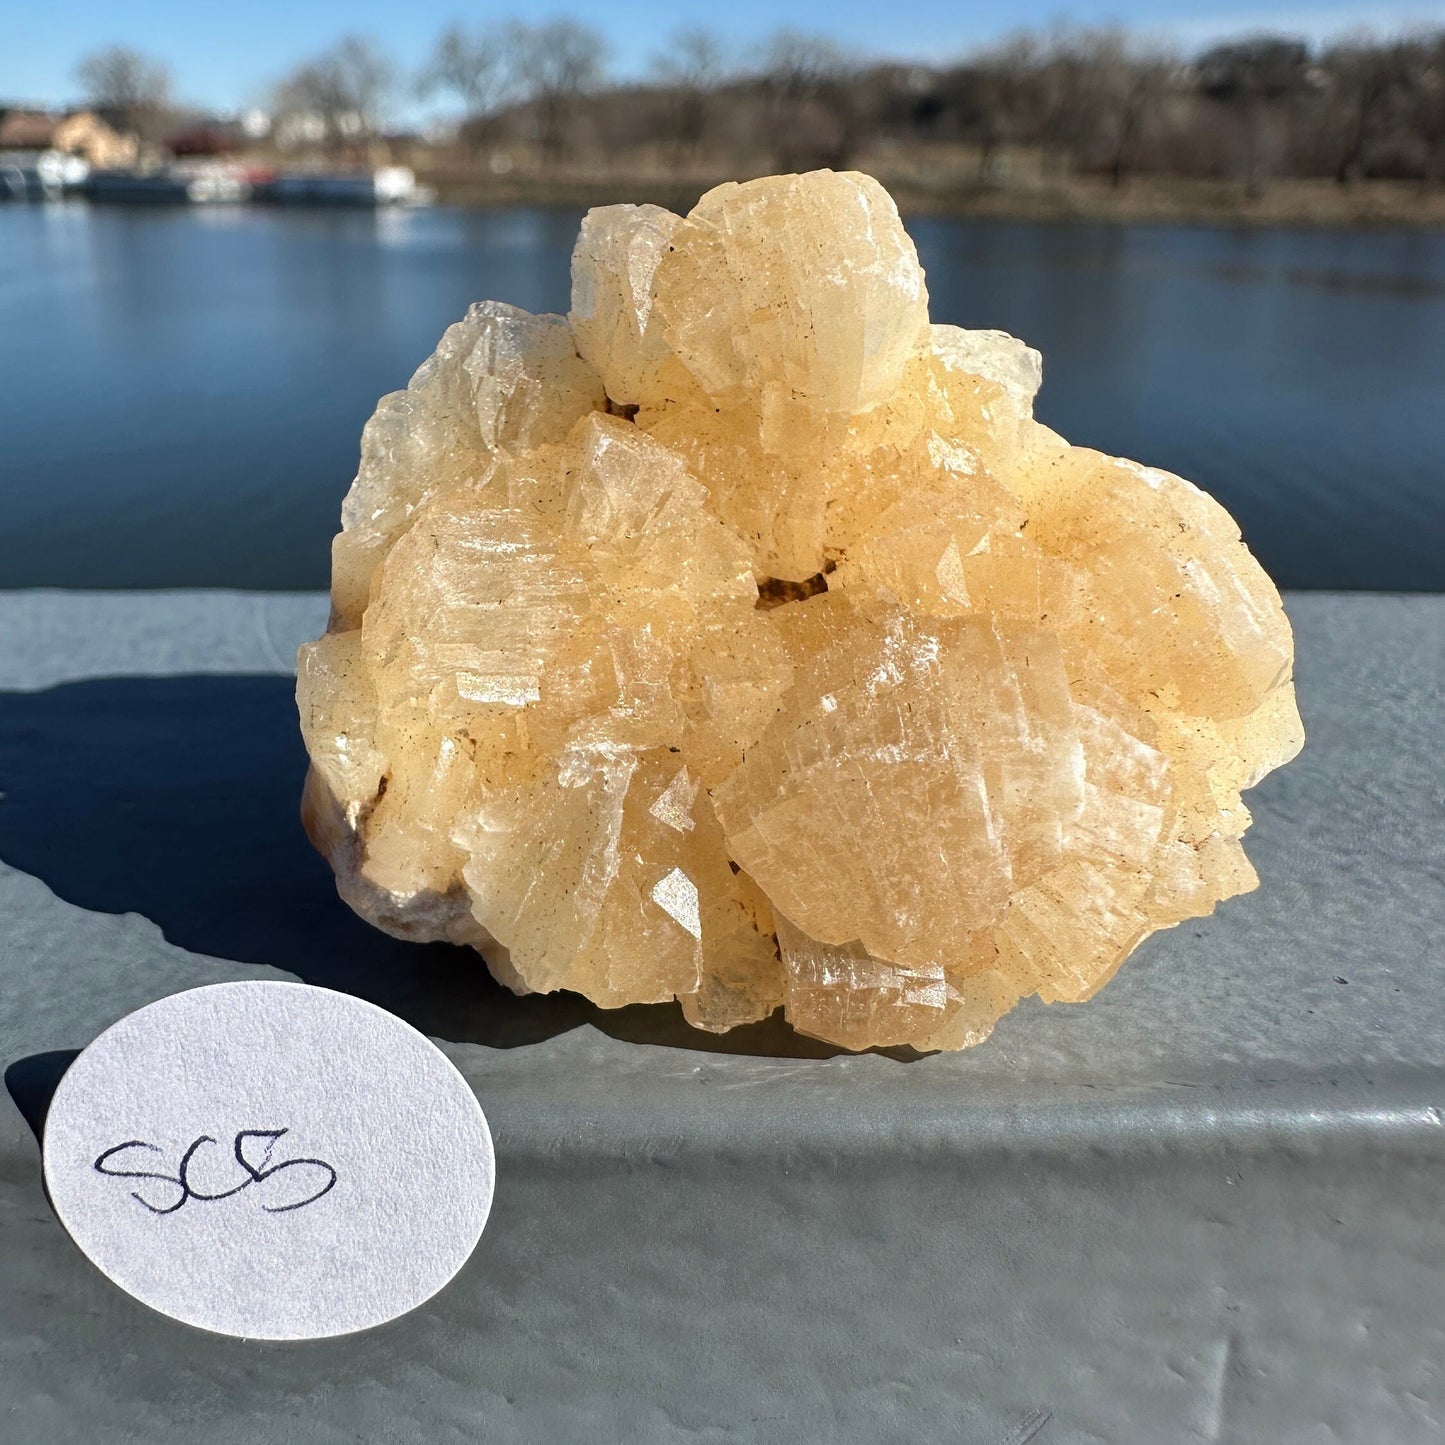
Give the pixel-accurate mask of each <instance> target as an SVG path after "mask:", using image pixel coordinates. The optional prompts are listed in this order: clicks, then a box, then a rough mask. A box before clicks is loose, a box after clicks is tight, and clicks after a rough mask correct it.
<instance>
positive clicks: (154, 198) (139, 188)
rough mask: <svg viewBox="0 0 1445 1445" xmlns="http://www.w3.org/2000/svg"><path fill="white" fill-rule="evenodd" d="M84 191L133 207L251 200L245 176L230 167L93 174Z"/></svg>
mask: <svg viewBox="0 0 1445 1445" xmlns="http://www.w3.org/2000/svg"><path fill="white" fill-rule="evenodd" d="M83 190H84V194H85V195H86V196H88V197H89V198H90V199H91V200H92V201H112V202H120V203H124V204H131V205H145V204H151V205H198V206H199V205H218V204H219V205H227V204H229V205H235V204H237V203H238V202H241V201H248V200H250V199H251V186H250V184H249V183H248V182H247V180H246V179H245V177H244V176H242V175H241V174H240V173H239V172H237V171H235V170H233V169H231V168H230V167H226V166H165V167H162V168H161V169H159V170H154V171H128V170H127V171H92V172H91V173H90V177H89V179H88V180H87V181H86V183H85V186H84V188H83Z"/></svg>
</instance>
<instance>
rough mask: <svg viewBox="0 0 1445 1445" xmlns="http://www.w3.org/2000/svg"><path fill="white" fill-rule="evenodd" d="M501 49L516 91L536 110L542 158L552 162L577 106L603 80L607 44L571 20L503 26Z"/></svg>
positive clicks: (561, 150) (562, 147)
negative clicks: (504, 49)
mask: <svg viewBox="0 0 1445 1445" xmlns="http://www.w3.org/2000/svg"><path fill="white" fill-rule="evenodd" d="M506 46H507V54H508V58H509V60H510V63H511V69H512V74H513V75H514V76H515V78H516V81H517V87H518V89H519V90H520V91H521V93H522V95H523V96H525V97H526V99H527V100H529V101H530V102H531V103H532V105H533V106H534V107H535V108H536V112H537V128H538V134H539V137H540V139H541V144H542V150H543V153H544V154H545V155H547V156H548V157H549V158H552V159H555V158H557V157H559V156H561V155H563V154H564V153H565V151H566V149H567V144H568V140H569V130H570V122H571V120H572V117H573V113H574V112H575V110H576V108H577V102H578V100H579V99H580V98H581V97H582V96H584V95H586V94H588V93H589V92H590V91H592V90H595V89H596V88H597V86H598V85H600V84H601V82H602V79H603V76H604V75H605V74H606V62H607V42H606V41H605V40H604V39H603V38H602V36H601V35H600V34H598V32H597V31H595V30H593V29H591V28H590V27H589V26H586V25H580V24H578V23H577V22H576V21H575V20H549V21H546V22H544V23H542V24H539V25H527V24H524V23H521V22H515V23H513V24H512V25H510V26H508V28H507V33H506Z"/></svg>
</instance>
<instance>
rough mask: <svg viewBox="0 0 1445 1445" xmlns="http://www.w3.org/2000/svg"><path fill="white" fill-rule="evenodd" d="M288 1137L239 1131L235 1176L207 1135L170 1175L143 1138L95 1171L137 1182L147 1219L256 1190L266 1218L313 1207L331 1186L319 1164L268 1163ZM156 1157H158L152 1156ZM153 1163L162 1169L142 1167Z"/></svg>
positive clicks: (116, 1150) (111, 1153) (118, 1149)
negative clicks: (195, 1204) (266, 1201)
mask: <svg viewBox="0 0 1445 1445" xmlns="http://www.w3.org/2000/svg"><path fill="white" fill-rule="evenodd" d="M288 1133H290V1130H289V1129H242V1130H240V1131H239V1132H238V1133H237V1135H236V1137H235V1140H234V1142H233V1145H232V1151H231V1152H232V1157H233V1158H234V1161H235V1164H236V1165H238V1166H239V1168H240V1171H241V1172H240V1174H239V1175H237V1174H235V1173H234V1172H233V1171H232V1169H231V1165H230V1161H227V1160H225V1158H224V1151H223V1152H222V1160H221V1162H220V1163H219V1164H218V1161H217V1159H216V1151H217V1150H220V1148H221V1146H220V1144H219V1143H218V1142H217V1141H216V1139H214V1138H213V1137H212V1136H211V1135H210V1134H202V1135H201V1136H200V1137H199V1138H197V1139H196V1140H195V1141H194V1142H193V1143H192V1144H191V1145H190V1147H189V1148H188V1149H187V1150H186V1152H185V1153H184V1154H182V1155H181V1160H180V1164H179V1165H178V1166H177V1168H176V1171H175V1173H174V1174H169V1173H165V1172H163V1168H164V1155H165V1150H163V1149H162V1148H161V1147H160V1145H158V1144H148V1143H147V1142H146V1141H145V1140H144V1139H127V1140H126V1141H125V1143H123V1144H115V1145H113V1146H112V1147H111V1148H109V1149H107V1150H106V1151H105V1152H104V1153H103V1154H101V1155H100V1156H99V1157H98V1158H97V1159H96V1161H95V1170H96V1172H97V1173H99V1174H104V1175H107V1176H108V1177H110V1178H112V1179H130V1180H137V1181H140V1183H139V1185H138V1187H136V1188H134V1189H132V1190H131V1198H132V1199H134V1200H135V1201H136V1202H137V1203H138V1204H141V1205H143V1206H144V1207H145V1208H146V1209H149V1210H150V1212H151V1213H152V1214H174V1213H175V1212H176V1211H177V1210H178V1209H180V1208H181V1207H182V1206H183V1205H185V1204H188V1203H190V1201H191V1200H193V1199H194V1200H196V1201H197V1202H201V1203H206V1204H210V1203H212V1202H214V1201H215V1200H218V1199H230V1198H231V1197H232V1196H233V1195H237V1194H240V1193H241V1192H242V1191H243V1190H246V1189H252V1188H254V1187H256V1186H257V1185H266V1186H267V1187H266V1188H264V1189H263V1190H262V1191H261V1194H262V1196H264V1198H265V1199H268V1200H270V1201H271V1202H269V1203H265V1202H263V1203H262V1204H261V1208H262V1209H263V1210H264V1211H265V1212H266V1213H267V1214H285V1213H287V1212H288V1211H289V1210H292V1209H304V1208H305V1207H306V1205H308V1204H315V1203H316V1201H317V1200H318V1199H320V1198H321V1196H322V1195H323V1194H326V1193H328V1192H329V1191H330V1190H331V1189H333V1188H334V1187H335V1185H336V1170H335V1169H333V1168H332V1167H331V1165H330V1164H328V1163H327V1162H326V1161H325V1160H324V1159H282V1160H280V1161H279V1162H277V1163H274V1164H273V1163H272V1162H271V1156H272V1154H273V1153H274V1152H275V1149H276V1144H277V1141H278V1140H279V1139H280V1138H281V1136H282V1135H283V1134H288ZM207 1146H209V1147H207ZM156 1155H159V1156H161V1158H159V1159H157V1158H155V1157H153V1156H156ZM157 1164H159V1165H161V1166H162V1168H159V1169H158V1168H155V1167H142V1166H146V1165H148V1166H155V1165H157ZM283 1176H284V1177H283ZM198 1181H199V1182H198ZM268 1181H271V1182H270V1183H268ZM217 1186H220V1187H217Z"/></svg>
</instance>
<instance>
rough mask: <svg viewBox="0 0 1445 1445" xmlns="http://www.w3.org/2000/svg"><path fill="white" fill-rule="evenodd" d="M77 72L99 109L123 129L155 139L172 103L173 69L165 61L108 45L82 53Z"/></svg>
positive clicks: (92, 101) (86, 91) (89, 96)
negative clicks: (171, 71)
mask: <svg viewBox="0 0 1445 1445" xmlns="http://www.w3.org/2000/svg"><path fill="white" fill-rule="evenodd" d="M75 75H76V79H77V80H79V82H80V84H81V87H82V89H83V90H84V92H85V97H86V99H87V100H88V101H89V102H90V104H91V105H93V106H95V107H96V109H97V110H101V111H104V112H106V113H107V114H108V115H109V116H111V117H112V118H113V119H114V120H115V121H116V123H117V124H119V125H120V126H122V127H123V128H124V129H126V130H129V131H134V132H136V133H137V134H138V135H140V136H141V137H142V138H144V139H147V140H153V139H155V132H156V131H157V129H158V128H159V127H161V126H162V125H163V124H164V121H165V118H166V116H167V114H168V112H169V110H170V104H171V77H170V71H169V70H168V69H167V68H166V66H165V64H164V63H163V62H162V61H159V60H153V59H151V57H149V56H147V55H143V54H141V53H140V51H138V50H131V49H129V48H128V47H127V46H124V45H108V46H106V47H105V48H104V49H103V50H96V51H92V52H91V53H90V54H89V55H86V56H83V57H82V58H81V61H80V63H79V64H78V65H77V66H76V67H75Z"/></svg>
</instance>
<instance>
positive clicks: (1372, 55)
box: [1320, 40, 1406, 186]
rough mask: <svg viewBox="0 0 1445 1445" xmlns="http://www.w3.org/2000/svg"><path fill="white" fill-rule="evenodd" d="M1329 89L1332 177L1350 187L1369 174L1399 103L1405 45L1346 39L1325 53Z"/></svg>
mask: <svg viewBox="0 0 1445 1445" xmlns="http://www.w3.org/2000/svg"><path fill="white" fill-rule="evenodd" d="M1320 65H1321V69H1322V71H1323V72H1324V85H1325V91H1326V106H1325V109H1326V114H1325V116H1324V124H1325V129H1326V132H1327V134H1328V136H1329V138H1330V139H1331V140H1332V142H1333V144H1332V146H1331V149H1332V151H1333V164H1332V166H1331V169H1332V171H1333V173H1334V178H1335V180H1336V181H1338V182H1339V184H1340V185H1342V186H1343V185H1349V184H1350V183H1351V182H1352V181H1357V180H1359V179H1360V178H1361V177H1362V176H1363V175H1364V173H1365V166H1366V162H1367V160H1368V156H1369V151H1370V147H1371V145H1372V143H1373V142H1374V141H1375V140H1376V139H1378V137H1379V136H1380V135H1381V133H1382V132H1383V131H1384V130H1385V129H1386V128H1387V126H1388V125H1389V121H1390V114H1391V110H1392V108H1393V107H1394V106H1396V105H1397V104H1398V103H1399V99H1400V92H1401V90H1402V86H1401V80H1402V75H1403V72H1404V71H1405V69H1406V66H1405V56H1404V53H1403V48H1402V47H1401V46H1398V45H1391V46H1382V45H1374V44H1371V43H1370V42H1369V41H1368V40H1359V41H1344V42H1342V43H1340V44H1339V45H1335V46H1332V47H1331V48H1330V49H1329V50H1327V51H1326V52H1325V54H1324V55H1323V56H1322V57H1321V61H1320Z"/></svg>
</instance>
